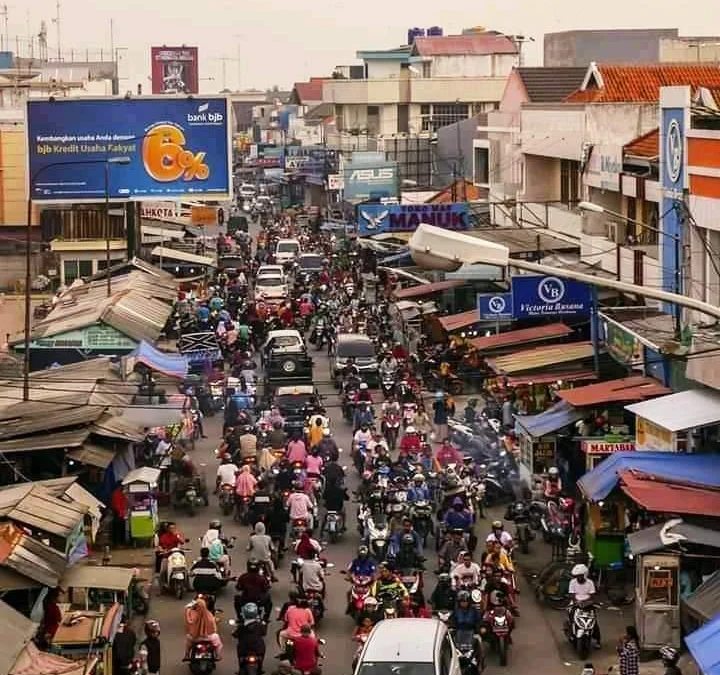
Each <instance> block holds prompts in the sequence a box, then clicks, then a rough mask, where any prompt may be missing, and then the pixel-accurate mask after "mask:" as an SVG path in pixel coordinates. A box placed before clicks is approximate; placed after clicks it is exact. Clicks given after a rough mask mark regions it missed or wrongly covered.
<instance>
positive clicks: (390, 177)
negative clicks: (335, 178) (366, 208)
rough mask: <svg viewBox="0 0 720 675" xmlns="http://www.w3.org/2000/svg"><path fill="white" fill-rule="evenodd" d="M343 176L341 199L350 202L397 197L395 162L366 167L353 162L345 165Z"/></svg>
mask: <svg viewBox="0 0 720 675" xmlns="http://www.w3.org/2000/svg"><path fill="white" fill-rule="evenodd" d="M343 174H344V176H343V178H344V184H345V189H344V194H343V197H344V198H345V199H347V200H348V201H350V202H361V201H365V200H368V199H383V198H387V197H397V196H398V165H397V162H387V161H383V162H376V163H374V164H373V165H366V164H364V163H363V164H358V162H356V161H355V160H353V161H351V162H346V163H345V167H344V172H343Z"/></svg>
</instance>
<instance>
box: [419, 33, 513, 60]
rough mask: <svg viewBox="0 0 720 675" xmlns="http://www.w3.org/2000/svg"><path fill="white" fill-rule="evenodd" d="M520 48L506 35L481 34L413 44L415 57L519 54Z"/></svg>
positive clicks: (450, 36)
mask: <svg viewBox="0 0 720 675" xmlns="http://www.w3.org/2000/svg"><path fill="white" fill-rule="evenodd" d="M517 52H518V48H517V46H516V45H515V43H514V42H513V41H512V40H511V39H510V38H509V37H507V36H506V35H498V34H496V33H489V32H488V33H479V34H475V35H441V36H438V37H418V38H415V41H414V42H413V48H412V52H411V54H412V55H413V56H463V55H469V56H484V55H486V54H517Z"/></svg>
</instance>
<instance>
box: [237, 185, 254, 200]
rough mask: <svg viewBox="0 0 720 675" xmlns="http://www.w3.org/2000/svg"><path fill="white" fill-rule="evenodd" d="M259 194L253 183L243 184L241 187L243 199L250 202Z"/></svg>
mask: <svg viewBox="0 0 720 675" xmlns="http://www.w3.org/2000/svg"><path fill="white" fill-rule="evenodd" d="M256 194H257V189H256V187H255V186H254V185H253V184H252V183H243V184H242V185H241V186H240V197H241V199H245V200H250V199H252V198H253V197H255V195H256Z"/></svg>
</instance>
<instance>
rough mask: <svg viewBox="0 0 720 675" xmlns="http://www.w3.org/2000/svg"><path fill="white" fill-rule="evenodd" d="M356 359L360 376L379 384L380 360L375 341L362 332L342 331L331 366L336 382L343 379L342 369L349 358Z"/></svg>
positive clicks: (369, 381) (368, 381) (338, 337)
mask: <svg viewBox="0 0 720 675" xmlns="http://www.w3.org/2000/svg"><path fill="white" fill-rule="evenodd" d="M349 358H353V359H355V365H356V366H357V367H358V370H359V371H360V377H362V379H363V380H365V381H366V382H367V383H368V384H370V383H371V382H372V383H374V384H378V382H379V377H378V360H377V355H376V353H375V343H374V342H373V341H372V340H371V339H370V338H369V337H368V336H367V335H363V334H362V333H340V334H339V335H338V336H337V341H336V343H335V349H334V352H333V355H332V358H331V368H332V374H333V378H334V379H335V383H336V384H338V385H339V384H340V380H341V379H342V369H343V368H344V367H345V366H346V365H347V362H348V359H349Z"/></svg>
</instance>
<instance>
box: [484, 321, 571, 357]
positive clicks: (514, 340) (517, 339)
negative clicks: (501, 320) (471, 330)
mask: <svg viewBox="0 0 720 675" xmlns="http://www.w3.org/2000/svg"><path fill="white" fill-rule="evenodd" d="M570 333H572V329H570V328H568V327H567V326H566V325H565V324H564V323H550V324H548V325H547V326H534V327H533V328H521V329H520V330H509V331H507V332H506V333H498V334H497V335H489V336H488V337H479V338H474V339H473V340H470V344H471V345H472V346H473V347H475V348H476V349H479V350H481V351H489V350H491V349H499V348H500V347H510V346H512V345H521V344H525V343H526V342H540V341H542V340H552V339H553V338H561V337H566V336H567V335H570Z"/></svg>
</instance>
